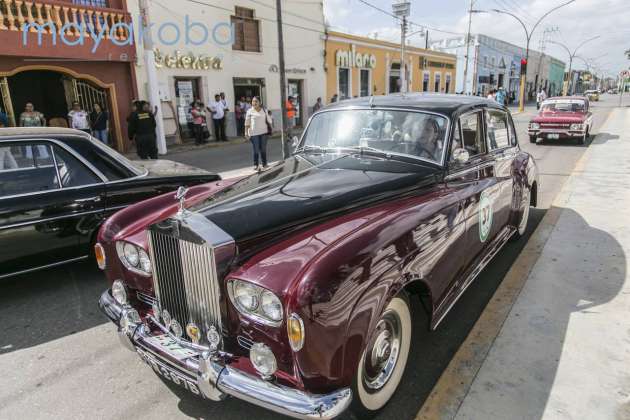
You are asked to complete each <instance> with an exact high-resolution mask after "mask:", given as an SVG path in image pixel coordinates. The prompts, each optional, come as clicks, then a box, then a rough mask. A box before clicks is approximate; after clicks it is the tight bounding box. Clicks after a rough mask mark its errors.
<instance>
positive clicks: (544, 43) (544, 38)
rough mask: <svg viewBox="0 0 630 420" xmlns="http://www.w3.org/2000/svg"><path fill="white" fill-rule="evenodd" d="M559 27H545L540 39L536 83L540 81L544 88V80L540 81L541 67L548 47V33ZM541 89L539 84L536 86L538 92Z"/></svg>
mask: <svg viewBox="0 0 630 420" xmlns="http://www.w3.org/2000/svg"><path fill="white" fill-rule="evenodd" d="M557 30H558V28H557V27H556V28H545V30H544V31H543V36H542V38H541V39H540V47H539V48H540V58H539V60H538V67H537V69H536V84H538V83H540V87H541V88H542V85H543V84H542V81H540V69H541V68H542V62H543V59H544V58H545V50H546V48H547V35H549V34H551V33H553V32H555V31H557ZM539 90H540V89H538V86H536V92H538V91H539Z"/></svg>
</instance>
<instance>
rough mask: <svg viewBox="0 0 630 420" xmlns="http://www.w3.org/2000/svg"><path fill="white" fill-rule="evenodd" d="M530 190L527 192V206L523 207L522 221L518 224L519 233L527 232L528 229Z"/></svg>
mask: <svg viewBox="0 0 630 420" xmlns="http://www.w3.org/2000/svg"><path fill="white" fill-rule="evenodd" d="M529 195H530V193H529V191H528V192H527V193H526V194H525V207H524V208H523V217H521V223H520V224H519V225H518V233H519V234H520V235H522V234H524V233H525V230H526V229H527V221H528V219H529V201H530V198H529Z"/></svg>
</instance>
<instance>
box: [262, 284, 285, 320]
mask: <svg viewBox="0 0 630 420" xmlns="http://www.w3.org/2000/svg"><path fill="white" fill-rule="evenodd" d="M260 307H261V309H262V312H263V314H264V315H265V316H266V317H267V318H269V319H271V320H272V321H282V303H280V299H278V297H277V296H276V295H274V294H273V293H271V292H270V291H264V292H263V293H262V295H261V296H260Z"/></svg>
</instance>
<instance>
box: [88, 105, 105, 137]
mask: <svg viewBox="0 0 630 420" xmlns="http://www.w3.org/2000/svg"><path fill="white" fill-rule="evenodd" d="M92 109H93V110H92V113H91V114H90V124H91V126H92V136H94V137H96V138H97V139H99V140H100V141H101V142H103V143H104V144H107V145H109V112H107V111H105V110H104V109H103V107H102V106H101V104H99V103H95V104H94V105H92Z"/></svg>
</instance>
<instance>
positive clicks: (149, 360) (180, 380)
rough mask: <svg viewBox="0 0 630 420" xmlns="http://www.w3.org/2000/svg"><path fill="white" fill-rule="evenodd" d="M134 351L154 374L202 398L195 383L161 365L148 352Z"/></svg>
mask: <svg viewBox="0 0 630 420" xmlns="http://www.w3.org/2000/svg"><path fill="white" fill-rule="evenodd" d="M136 351H137V352H138V355H139V356H140V358H141V359H142V360H143V361H144V362H145V363H146V364H147V365H149V366H151V368H152V369H153V371H154V372H155V373H157V374H158V375H160V376H161V377H163V378H164V379H167V380H169V381H171V382H173V383H174V384H175V385H179V386H181V387H182V388H185V389H187V390H188V391H190V392H192V393H193V394H195V395H198V396H200V397H203V394H202V393H201V392H200V391H199V387H197V384H196V383H195V381H193V380H192V379H190V378H187V377H186V376H185V375H183V374H181V373H179V372H177V371H176V370H175V369H173V368H171V367H170V366H168V365H167V364H166V363H162V362H161V361H160V360H158V359H157V358H156V357H155V356H153V355H152V354H151V353H149V352H148V351H145V350H142V349H139V348H136Z"/></svg>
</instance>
